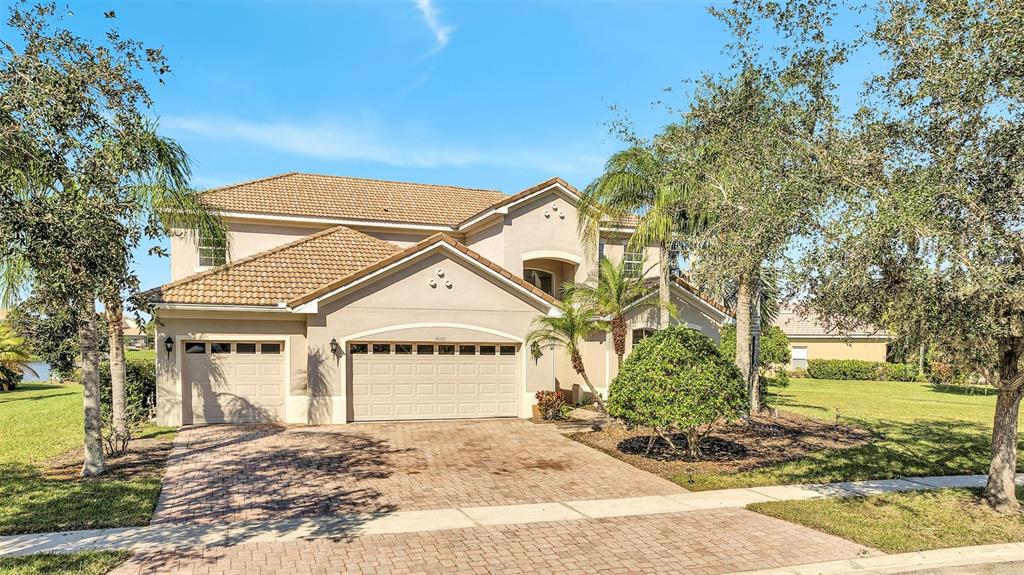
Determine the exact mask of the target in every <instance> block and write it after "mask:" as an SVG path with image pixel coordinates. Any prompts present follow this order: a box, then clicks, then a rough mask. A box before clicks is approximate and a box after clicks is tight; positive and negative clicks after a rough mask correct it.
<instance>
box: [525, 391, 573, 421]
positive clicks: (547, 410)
mask: <svg viewBox="0 0 1024 575" xmlns="http://www.w3.org/2000/svg"><path fill="white" fill-rule="evenodd" d="M534 397H536V398H537V409H538V410H539V411H540V416H541V419H566V418H567V417H569V412H570V411H572V407H570V406H569V402H568V401H566V400H565V394H564V393H563V392H561V391H544V390H540V391H538V392H537V393H536V395H534Z"/></svg>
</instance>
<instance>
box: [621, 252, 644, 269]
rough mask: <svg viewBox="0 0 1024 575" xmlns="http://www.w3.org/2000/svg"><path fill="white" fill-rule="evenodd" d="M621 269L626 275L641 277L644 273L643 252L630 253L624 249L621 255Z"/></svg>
mask: <svg viewBox="0 0 1024 575" xmlns="http://www.w3.org/2000/svg"><path fill="white" fill-rule="evenodd" d="M622 261H623V269H624V270H625V272H626V273H628V274H636V275H642V274H643V273H644V269H643V268H644V252H643V250H637V251H631V250H629V249H626V251H625V253H623V254H622Z"/></svg>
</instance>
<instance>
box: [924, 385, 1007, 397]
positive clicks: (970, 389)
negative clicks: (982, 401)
mask: <svg viewBox="0 0 1024 575" xmlns="http://www.w3.org/2000/svg"><path fill="white" fill-rule="evenodd" d="M928 389H929V391H933V392H935V393H949V394H952V395H967V396H978V397H987V396H995V395H999V390H998V389H996V388H994V387H992V386H989V385H930V386H928Z"/></svg>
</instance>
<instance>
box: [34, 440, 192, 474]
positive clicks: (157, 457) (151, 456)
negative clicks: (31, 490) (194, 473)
mask: <svg viewBox="0 0 1024 575" xmlns="http://www.w3.org/2000/svg"><path fill="white" fill-rule="evenodd" d="M173 448H174V430H173V429H169V428H168V429H161V428H154V429H152V430H149V431H147V432H146V433H143V434H142V435H141V436H140V437H138V438H136V439H133V440H132V441H131V443H130V444H129V445H128V452H127V453H125V454H123V455H120V456H118V457H107V472H106V473H104V474H103V475H102V476H101V477H100V478H98V479H91V480H88V481H105V480H111V479H120V480H133V479H135V480H143V479H155V480H157V481H160V480H161V479H162V478H163V474H164V467H165V465H166V463H167V457H168V456H169V455H170V454H171V450H172V449H173ZM83 453H84V448H82V447H77V448H75V449H72V450H70V451H67V452H65V453H63V454H61V455H58V456H57V457H55V458H53V459H51V460H50V461H49V462H48V465H47V466H46V467H45V468H44V469H43V474H44V476H45V477H46V478H47V479H54V480H59V481H78V480H79V473H80V472H81V470H82V457H83Z"/></svg>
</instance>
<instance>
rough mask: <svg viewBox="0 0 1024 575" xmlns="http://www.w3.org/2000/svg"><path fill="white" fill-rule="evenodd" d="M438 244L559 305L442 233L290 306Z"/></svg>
mask: <svg viewBox="0 0 1024 575" xmlns="http://www.w3.org/2000/svg"><path fill="white" fill-rule="evenodd" d="M438 243H446V244H448V245H449V246H451V247H453V248H455V249H457V250H459V251H460V252H462V253H464V254H466V255H467V256H469V257H470V258H472V259H474V260H476V261H477V262H479V263H481V264H482V265H484V266H486V267H488V268H490V269H491V270H493V271H495V272H496V273H498V274H500V275H501V276H502V277H504V278H505V279H507V280H509V281H511V282H512V283H514V284H516V285H518V286H519V287H521V288H523V289H525V290H527V291H529V292H530V293H532V294H534V295H536V296H537V297H539V298H541V299H543V300H544V301H546V302H548V303H550V304H552V305H558V303H559V302H558V300H556V299H555V298H553V297H551V296H550V295H548V294H546V293H544V292H543V291H541V290H540V289H539V288H537V287H536V286H534V285H533V284H531V283H529V282H527V281H526V280H524V279H523V278H521V277H519V276H517V275H515V274H513V273H512V272H510V271H508V270H506V269H505V268H503V267H501V266H499V265H498V264H496V263H494V262H492V261H490V260H488V259H487V258H485V257H483V256H481V255H480V254H478V253H476V252H474V251H473V250H471V249H469V248H468V247H466V246H465V245H463V244H461V243H459V242H457V241H455V240H454V239H452V238H451V236H448V235H446V234H442V233H437V234H434V235H432V236H430V237H429V238H427V239H425V240H423V241H421V242H419V243H416V244H414V245H411V246H409V247H408V248H406V249H404V250H402V251H400V252H397V253H394V254H391V255H390V256H388V257H386V258H385V259H382V260H380V261H378V262H376V263H374V264H372V265H370V266H367V267H365V268H363V269H360V270H358V271H356V272H354V273H352V274H350V275H347V276H345V277H342V278H340V279H337V280H336V281H332V282H330V283H328V284H326V285H323V286H321V287H319V288H318V289H316V290H313V291H311V292H309V293H306V294H304V295H302V296H299V297H296V298H295V299H293V300H291V301H289V302H288V305H289V306H291V307H295V306H298V305H302V304H304V303H306V302H309V301H312V300H314V299H316V298H318V297H320V296H322V295H324V294H327V293H330V292H332V291H334V290H336V289H339V288H342V287H345V286H346V285H348V284H350V283H352V282H354V281H356V280H358V279H359V278H362V277H365V276H367V275H369V274H371V273H373V272H375V271H377V270H380V269H382V268H385V267H387V266H389V265H391V264H393V263H395V262H397V261H399V260H401V259H402V258H405V257H407V256H410V255H412V254H415V253H417V252H420V251H422V250H424V249H426V248H428V247H430V246H432V245H434V244H438Z"/></svg>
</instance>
